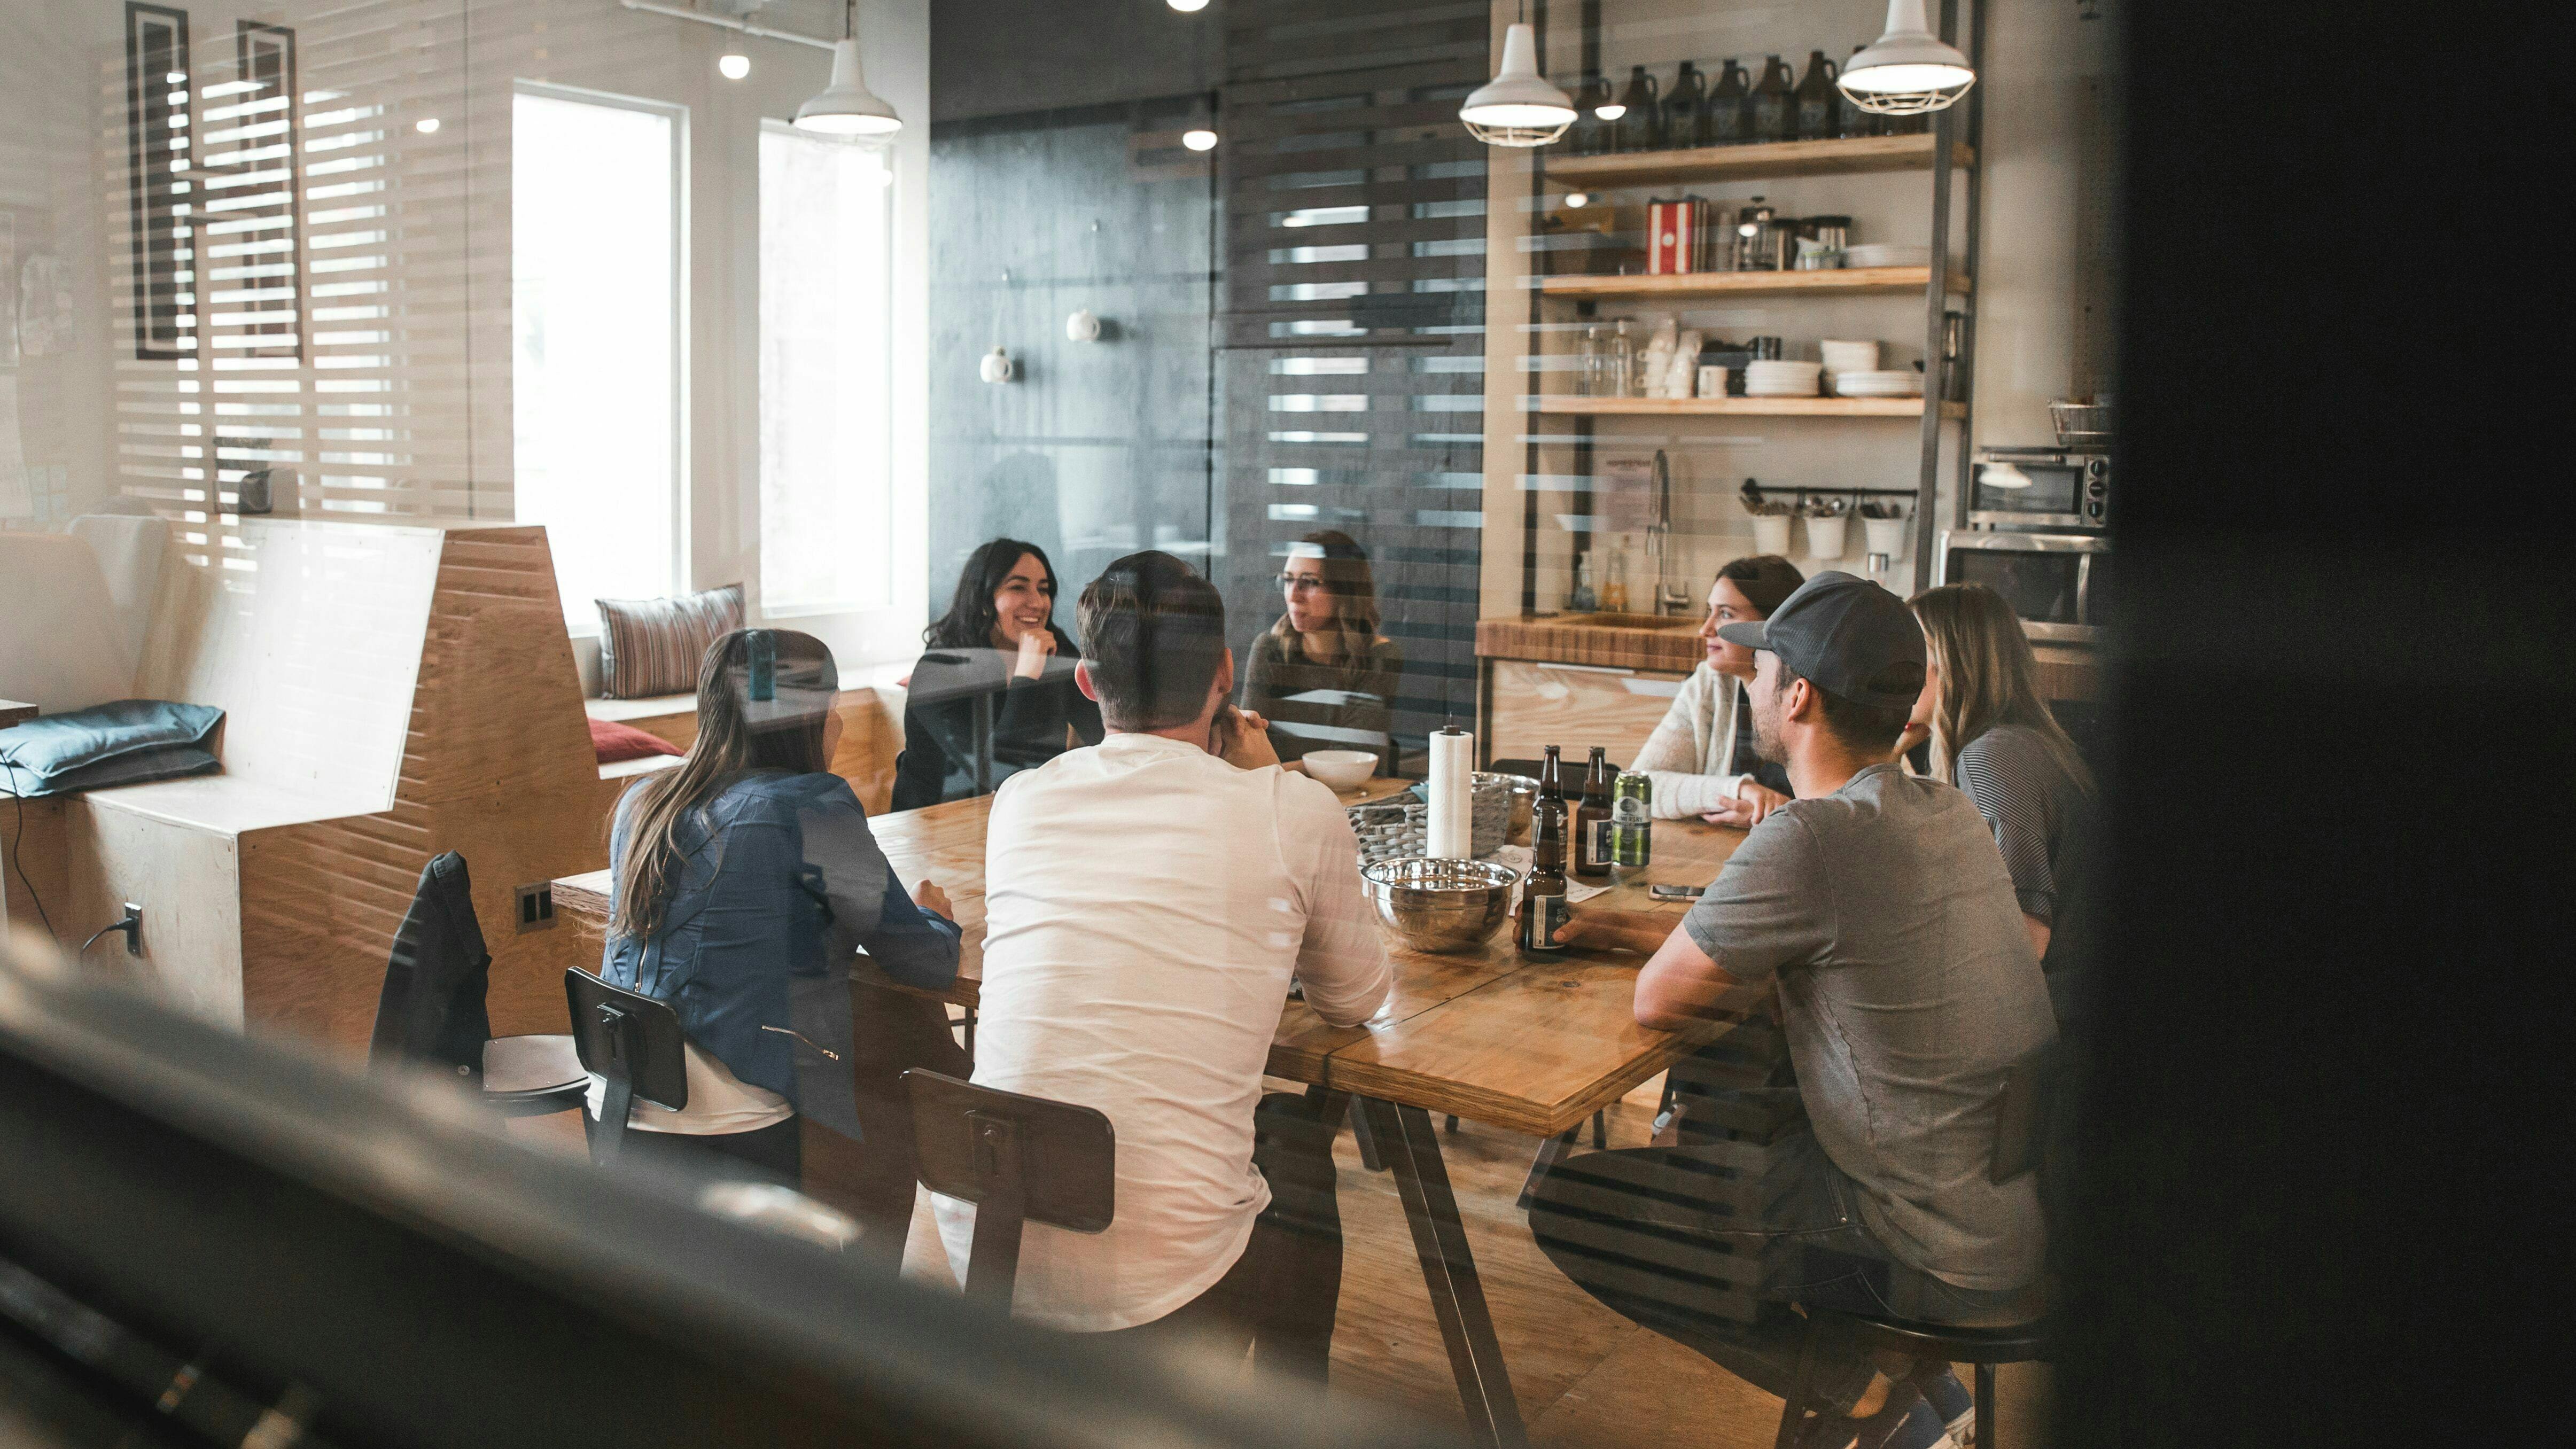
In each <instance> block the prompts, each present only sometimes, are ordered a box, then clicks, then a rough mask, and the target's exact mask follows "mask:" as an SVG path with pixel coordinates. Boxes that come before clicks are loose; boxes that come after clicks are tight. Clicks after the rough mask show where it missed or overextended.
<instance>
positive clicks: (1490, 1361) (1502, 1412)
mask: <svg viewBox="0 0 2576 1449" xmlns="http://www.w3.org/2000/svg"><path fill="white" fill-rule="evenodd" d="M1352 1100H1353V1102H1354V1104H1355V1105H1357V1106H1358V1107H1359V1109H1360V1111H1361V1112H1362V1113H1363V1114H1364V1115H1365V1116H1366V1117H1367V1119H1368V1122H1369V1127H1370V1135H1371V1136H1373V1137H1374V1138H1375V1139H1376V1141H1377V1145H1378V1150H1379V1151H1381V1152H1382V1153H1384V1154H1385V1155H1386V1159H1387V1165H1388V1166H1389V1167H1392V1168H1393V1169H1394V1170H1395V1187H1396V1191H1397V1193H1398V1194H1399V1195H1401V1196H1402V1197H1403V1199H1404V1216H1405V1220H1406V1221H1407V1222H1408V1223H1409V1224H1411V1226H1412V1228H1413V1250H1414V1253H1415V1255H1416V1256H1418V1257H1420V1258H1421V1260H1422V1281H1423V1284H1424V1286H1425V1287H1427V1288H1429V1289H1430V1290H1431V1310H1432V1312H1433V1313H1434V1314H1436V1315H1438V1317H1439V1319H1440V1338H1441V1341H1442V1342H1443V1343H1445V1344H1446V1345H1447V1346H1448V1349H1449V1368H1450V1371H1451V1372H1452V1373H1454V1374H1456V1375H1457V1377H1458V1402H1459V1404H1460V1406H1461V1407H1463V1408H1464V1409H1465V1410H1466V1411H1467V1434H1468V1437H1469V1438H1470V1439H1471V1440H1473V1441H1474V1442H1475V1443H1476V1444H1478V1445H1480V1446H1484V1449H1521V1446H1523V1445H1526V1444H1528V1443H1529V1431H1528V1430H1527V1429H1525V1428H1524V1427H1523V1426H1522V1424H1521V1408H1520V1402H1519V1401H1518V1400H1517V1399H1515V1398H1513V1397H1512V1380H1511V1375H1510V1373H1509V1372H1508V1371H1506V1370H1505V1369H1504V1367H1503V1348H1502V1344H1501V1343H1500V1342H1499V1341H1497V1340H1496V1339H1495V1337H1494V1318H1493V1315H1492V1314H1491V1313H1490V1312H1488V1311H1487V1310H1486V1307H1485V1288H1484V1285H1483V1284H1482V1283H1481V1282H1479V1281H1478V1280H1477V1277H1476V1258H1475V1255H1474V1253H1472V1252H1471V1251H1469V1249H1468V1246H1467V1228H1466V1224H1464V1223H1462V1222H1460V1221H1459V1219H1458V1199H1457V1197H1456V1195H1455V1194H1453V1193H1452V1192H1451V1191H1450V1189H1449V1168H1448V1165H1447V1164H1446V1163H1445V1162H1443V1161H1442V1160H1441V1156H1440V1134H1439V1133H1438V1132H1437V1131H1435V1130H1433V1128H1432V1125H1431V1114H1430V1113H1428V1112H1425V1111H1423V1110H1422V1109H1421V1108H1419V1107H1404V1106H1398V1105H1397V1104H1395V1103H1393V1102H1381V1101H1379V1100H1377V1099H1375V1098H1373V1097H1355V1098H1353V1099H1352Z"/></svg>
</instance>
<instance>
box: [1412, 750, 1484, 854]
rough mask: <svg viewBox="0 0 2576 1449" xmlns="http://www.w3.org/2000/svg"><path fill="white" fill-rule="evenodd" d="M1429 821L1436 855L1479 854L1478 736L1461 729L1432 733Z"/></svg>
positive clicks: (1431, 839)
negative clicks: (1477, 847) (1477, 812)
mask: <svg viewBox="0 0 2576 1449" xmlns="http://www.w3.org/2000/svg"><path fill="white" fill-rule="evenodd" d="M1428 784H1429V786H1430V788H1429V789H1428V790H1427V791H1426V792H1425V793H1427V794H1429V795H1430V797H1431V810H1430V815H1429V818H1427V819H1426V820H1425V821H1424V822H1423V824H1424V826H1425V830H1424V834H1425V835H1427V836H1428V837H1429V839H1430V844H1429V849H1430V853H1431V854H1432V855H1434V856H1439V857H1446V858H1448V859H1452V860H1465V859H1468V858H1469V857H1471V856H1473V855H1474V854H1475V853H1476V737H1475V736H1474V735H1472V734H1470V733H1468V732H1467V731H1465V730H1462V729H1455V728H1451V729H1442V730H1434V731H1432V734H1431V777H1430V780H1429V781H1428Z"/></svg>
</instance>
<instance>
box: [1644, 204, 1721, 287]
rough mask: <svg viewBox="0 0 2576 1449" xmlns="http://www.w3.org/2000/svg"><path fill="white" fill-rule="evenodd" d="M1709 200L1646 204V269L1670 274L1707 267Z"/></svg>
mask: <svg viewBox="0 0 2576 1449" xmlns="http://www.w3.org/2000/svg"><path fill="white" fill-rule="evenodd" d="M1708 225H1709V223H1708V203H1707V202H1706V201H1703V200H1701V199H1700V198H1698V197H1696V196H1690V197H1683V198H1681V199H1679V200H1673V201H1649V202H1647V203H1646V272H1647V274H1648V275H1649V276H1657V277H1670V276H1679V275H1682V274H1685V273H1690V272H1703V271H1706V270H1708Z"/></svg>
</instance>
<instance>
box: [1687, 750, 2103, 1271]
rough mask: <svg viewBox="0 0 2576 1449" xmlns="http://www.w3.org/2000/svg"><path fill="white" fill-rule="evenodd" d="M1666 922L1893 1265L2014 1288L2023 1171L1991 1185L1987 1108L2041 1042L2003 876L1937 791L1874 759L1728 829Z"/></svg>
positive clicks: (2021, 1236)
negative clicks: (1684, 905)
mask: <svg viewBox="0 0 2576 1449" xmlns="http://www.w3.org/2000/svg"><path fill="white" fill-rule="evenodd" d="M1682 929H1683V930H1684V931H1686V932H1688V933H1689V936H1690V939H1691V941H1692V942H1693V943H1694V944H1696V945H1697V946H1698V947H1699V949H1700V950H1701V951H1702V952H1703V953H1705V954H1706V955H1707V957H1708V959H1709V960H1710V961H1712V962H1715V963H1716V964H1717V965H1718V966H1719V967H1721V968H1722V969H1723V970H1724V971H1725V972H1726V974H1727V975H1729V976H1731V977H1733V978H1735V979H1736V980H1737V981H1739V982H1742V983H1744V984H1745V985H1747V986H1751V987H1759V986H1762V985H1765V984H1767V983H1769V982H1772V981H1774V980H1776V981H1778V982H1779V990H1780V1021H1781V1025H1782V1027H1783V1029H1784V1030H1785V1031H1786V1033H1787V1035H1788V1039H1789V1060H1790V1062H1791V1064H1792V1065H1793V1066H1795V1067H1796V1069H1797V1076H1798V1097H1799V1100H1800V1101H1801V1102H1802V1103H1803V1104H1804V1105H1805V1106H1806V1109H1807V1120H1808V1122H1809V1123H1810V1124H1811V1125H1812V1126H1813V1127H1814V1129H1815V1133H1816V1140H1817V1142H1818V1144H1819V1145H1821V1146H1822V1147H1823V1148H1824V1150H1825V1155H1826V1156H1827V1157H1829V1158H1831V1159H1832V1161H1833V1164H1834V1166H1835V1167H1837V1168H1839V1169H1841V1170H1842V1172H1843V1173H1844V1174H1845V1175H1846V1176H1848V1177H1850V1178H1851V1179H1852V1181H1853V1182H1855V1183H1856V1184H1858V1185H1859V1187H1860V1189H1861V1191H1860V1194H1859V1198H1858V1203H1857V1206H1858V1207H1859V1210H1860V1220H1861V1223H1862V1225H1863V1226H1865V1227H1867V1228H1868V1229H1869V1231H1870V1234H1871V1236H1873V1237H1875V1238H1876V1239H1878V1241H1879V1242H1880V1243H1882V1244H1884V1245H1885V1246H1886V1247H1887V1248H1888V1249H1889V1250H1890V1251H1892V1252H1893V1253H1894V1254H1895V1255H1896V1258H1897V1260H1898V1261H1899V1262H1901V1263H1904V1264H1906V1265H1907V1266H1909V1267H1913V1268H1917V1269H1920V1270H1921V1271H1923V1272H1926V1273H1929V1274H1931V1275H1932V1276H1934V1277H1936V1278H1939V1279H1941V1280H1942V1281H1943V1282H1945V1283H1949V1284H1951V1285H1952V1286H1954V1287H1959V1288H1973V1289H1982V1290H1987V1291H2003V1290H2010V1289H2015V1288H2021V1287H2024V1286H2026V1285H2028V1284H2029V1283H2031V1282H2032V1281H2033V1280H2035V1279H2036V1278H2037V1277H2038V1276H2039V1258H2040V1251H2041V1246H2042V1243H2043V1237H2042V1230H2041V1226H2040V1220H2039V1201H2038V1196H2037V1191H2036V1189H2035V1188H2034V1186H2033V1184H2032V1181H2031V1179H2030V1178H2029V1177H2026V1176H2025V1177H2019V1178H2015V1179H2014V1180H2013V1181H2011V1182H2007V1183H1997V1182H1992V1181H1989V1180H1988V1174H1987V1170H1986V1169H1987V1165H1988V1164H1989V1163H1990V1162H1991V1161H1992V1159H1993V1155H1994V1142H1995V1111H1994V1104H1995V1099H1996V1097H1997V1095H1998V1094H1999V1093H2001V1092H2002V1090H2003V1085H2004V1077H2005V1074H2006V1073H2007V1072H2009V1071H2010V1070H2011V1068H2012V1065H2013V1063H2015V1062H2016V1061H2019V1060H2020V1059H2021V1058H2022V1057H2023V1056H2024V1055H2025V1054H2027V1053H2029V1052H2030V1051H2032V1050H2033V1049H2035V1048H2037V1047H2040V1046H2042V1045H2044V1044H2046V1043H2047V1042H2048V1041H2049V1040H2050V1039H2052V1038H2053V1037H2055V1036H2056V1034H2057V1032H2056V1026H2055V1019H2054V1017H2053V1015H2052V1014H2051V1012H2050V1009H2049V1004H2048V986H2047V983H2046V981H2045V980H2044V979H2042V977H2041V975H2040V970H2039V962H2038V961H2037V960H2036V959H2035V958H2034V957H2033V956H2032V955H2031V950H2030V937H2029V935H2028V934H2027V933H2026V932H2024V931H2023V929H2022V924H2021V911H2020V908H2019V906H2018V905H2017V904H2016V902H2015V899H2014V896H2013V888H2012V877H2011V876H2009V875H2007V874H2005V872H2004V862H2003V856H2002V855H2001V854H2000V853H1998V852H1997V851H1996V849H1995V839H1994V836H1993V835H1991V834H1989V833H1988V832H1987V830H1986V822H1985V818H1984V817H1983V816H1980V815H1979V814H1978V813H1977V807H1976V806H1975V805H1974V804H1973V803H1971V802H1970V801H1969V799H1968V797H1967V796H1965V795H1962V794H1960V793H1959V792H1958V791H1957V790H1955V789H1952V788H1951V787H1950V786H1948V785H1944V784H1940V783H1938V782H1935V781H1931V780H1922V779H1916V778H1914V777H1912V776H1909V775H1906V774H1904V773H1903V772H1901V771H1899V770H1898V769H1897V768H1896V767H1895V766H1893V765H1871V766H1869V767H1868V768H1866V769H1864V770H1862V771H1861V772H1860V773H1858V774H1856V775H1854V776H1852V777H1851V780H1850V781H1849V783H1847V784H1845V785H1844V786H1843V787H1842V788H1840V789H1838V790H1836V791H1834V792H1833V793H1832V794H1829V795H1824V796H1821V797H1817V798H1812V799H1810V798H1804V797H1802V798H1800V799H1798V800H1795V801H1792V802H1791V803H1790V804H1787V805H1784V806H1782V807H1780V808H1779V809H1777V810H1775V811H1773V812H1772V813H1771V817H1770V818H1769V819H1767V820H1765V821H1763V822H1762V823H1761V824H1760V825H1758V826H1756V827H1754V830H1753V833H1752V834H1751V835H1749V836H1747V837H1745V841H1744V844H1743V845H1742V846H1741V847H1740V848H1738V849H1737V851H1736V852H1735V856H1734V858H1733V859H1731V860H1729V861H1728V862H1727V863H1726V868H1725V869H1724V870H1723V871H1721V872H1719V874H1718V877H1717V881H1716V883H1715V884H1713V885H1711V886H1710V887H1709V888H1708V892H1707V894H1705V895H1703V896H1701V897H1700V900H1699V904H1698V905H1696V906H1694V907H1692V908H1691V913H1690V915H1689V916H1687V917H1685V918H1684V919H1683V922H1682Z"/></svg>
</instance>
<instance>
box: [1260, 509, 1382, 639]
mask: <svg viewBox="0 0 2576 1449" xmlns="http://www.w3.org/2000/svg"><path fill="white" fill-rule="evenodd" d="M1288 556H1289V557H1290V558H1311V559H1313V560H1315V562H1316V567H1317V568H1318V570H1319V571H1321V572H1322V574H1323V576H1324V591H1325V592H1326V593H1329V594H1331V595H1332V596H1333V627H1332V628H1331V629H1330V630H1328V631H1326V632H1327V633H1328V635H1329V636H1330V638H1331V639H1332V644H1333V649H1334V650H1335V653H1334V656H1333V657H1332V658H1330V659H1318V658H1316V657H1315V656H1314V655H1313V654H1311V653H1308V652H1307V649H1306V636H1305V635H1303V634H1300V633H1298V632H1297V628H1296V626H1295V625H1293V624H1291V623H1289V622H1288V615H1287V614H1286V613H1285V612H1284V611H1283V612H1282V613H1281V614H1280V615H1279V622H1278V623H1276V624H1273V625H1271V626H1270V632H1271V634H1272V635H1273V636H1275V637H1276V638H1277V639H1278V640H1279V644H1280V648H1281V650H1282V651H1283V652H1285V653H1286V654H1287V656H1288V657H1289V658H1291V659H1298V658H1303V659H1306V660H1307V661H1309V662H1310V663H1315V664H1321V665H1325V666H1328V667H1330V668H1336V669H1341V670H1345V671H1348V672H1350V673H1353V674H1356V673H1358V672H1359V670H1360V669H1361V667H1362V666H1363V665H1364V664H1365V663H1366V662H1367V660H1368V655H1369V648H1370V646H1371V645H1374V644H1375V643H1376V642H1377V625H1378V612H1377V580H1376V579H1375V578H1374V577H1373V576H1372V575H1371V574H1370V573H1369V561H1368V554H1367V553H1366V552H1365V551H1364V550H1362V549H1361V548H1360V545H1359V541H1358V540H1357V539H1354V538H1352V537H1351V536H1350V535H1349V534H1347V533H1344V532H1342V531H1341V530H1339V529H1335V528H1327V529H1322V530H1319V531H1317V532H1314V533H1310V534H1307V535H1306V536H1305V537H1304V538H1301V539H1299V540H1297V543H1296V545H1295V546H1292V547H1291V548H1290V549H1289V551H1288Z"/></svg>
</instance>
